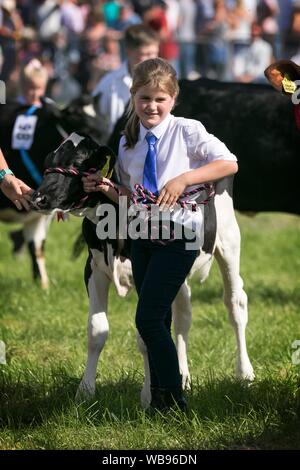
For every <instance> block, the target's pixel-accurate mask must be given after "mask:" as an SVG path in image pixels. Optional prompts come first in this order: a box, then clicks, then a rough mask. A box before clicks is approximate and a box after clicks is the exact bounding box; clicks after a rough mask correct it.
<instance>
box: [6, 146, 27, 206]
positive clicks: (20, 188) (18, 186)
mask: <svg viewBox="0 0 300 470" xmlns="http://www.w3.org/2000/svg"><path fill="white" fill-rule="evenodd" d="M2 170H4V171H2ZM1 171H2V172H1ZM7 171H8V173H6V172H7ZM9 173H11V172H10V170H9V168H8V165H7V163H6V160H5V158H4V155H3V153H2V151H1V150H0V175H1V176H0V189H1V190H2V192H3V194H5V196H6V197H7V198H8V199H10V200H11V201H12V202H13V203H14V204H15V206H16V207H17V208H18V209H22V208H24V209H26V210H29V208H30V207H29V204H28V201H29V200H30V196H31V193H32V192H33V190H32V189H31V188H30V187H29V186H27V184H25V183H24V182H23V181H21V180H19V179H18V178H16V177H15V176H14V175H13V174H9Z"/></svg>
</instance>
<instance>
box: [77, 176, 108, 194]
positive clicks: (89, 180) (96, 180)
mask: <svg viewBox="0 0 300 470" xmlns="http://www.w3.org/2000/svg"><path fill="white" fill-rule="evenodd" d="M82 183H83V190H84V192H86V193H92V192H94V191H101V192H102V193H107V192H108V191H109V190H110V189H111V188H110V186H108V185H105V184H103V183H110V180H109V179H108V178H103V177H102V176H101V175H100V174H99V173H94V174H93V175H88V176H83V177H82Z"/></svg>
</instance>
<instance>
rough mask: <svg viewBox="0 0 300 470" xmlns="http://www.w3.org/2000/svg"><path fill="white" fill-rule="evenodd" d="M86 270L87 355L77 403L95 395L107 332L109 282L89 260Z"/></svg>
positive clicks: (77, 394)
mask: <svg viewBox="0 0 300 470" xmlns="http://www.w3.org/2000/svg"><path fill="white" fill-rule="evenodd" d="M88 264H90V266H88ZM88 269H89V270H90V275H89V277H88V278H87V277H86V284H87V290H88V295H89V300H90V305H89V318H88V328H87V329H88V355H87V361H86V366H85V371H84V374H83V378H82V380H81V382H80V385H79V387H78V390H77V393H76V400H77V401H82V400H89V399H91V398H93V396H94V395H95V388H96V372H97V364H98V360H99V355H100V353H101V351H102V349H103V347H104V344H105V341H106V339H107V336H108V331H109V325H108V320H107V315H106V313H107V300H108V291H109V284H110V280H109V278H108V277H107V276H106V274H105V273H104V272H103V271H102V270H101V269H99V267H98V266H97V265H95V264H94V262H93V260H91V259H90V258H89V259H88V261H87V267H86V272H87V270H88Z"/></svg>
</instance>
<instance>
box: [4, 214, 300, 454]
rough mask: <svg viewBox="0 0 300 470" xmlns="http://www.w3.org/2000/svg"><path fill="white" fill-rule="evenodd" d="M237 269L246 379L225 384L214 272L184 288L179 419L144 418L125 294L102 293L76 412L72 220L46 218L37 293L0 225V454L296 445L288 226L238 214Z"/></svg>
mask: <svg viewBox="0 0 300 470" xmlns="http://www.w3.org/2000/svg"><path fill="white" fill-rule="evenodd" d="M238 218H239V222H240V227H241V231H242V260H241V273H242V276H243V278H244V281H245V290H246V292H247V294H248V297H249V325H248V329H247V340H248V351H249V356H250V358H251V361H252V364H253V366H254V369H255V373H256V380H255V382H254V383H253V385H252V386H250V387H245V386H244V385H243V384H242V383H240V382H238V381H236V380H235V378H234V375H233V373H234V365H235V348H236V346H235V339H234V335H233V330H232V328H231V326H230V325H229V322H228V318H227V312H226V311H225V308H224V305H223V303H222V283H221V279H220V275H219V272H218V269H217V266H215V265H214V266H213V270H212V273H211V275H210V277H209V279H208V281H206V283H205V284H204V285H200V284H199V280H198V279H197V278H196V277H195V278H194V279H193V280H192V293H193V325H192V330H191V334H190V348H189V363H190V370H191V373H192V380H193V386H192V389H191V391H190V392H189V393H188V401H189V404H190V412H189V414H188V415H187V416H182V415H181V414H179V413H176V412H174V414H172V415H171V416H168V418H165V417H163V416H159V415H158V416H155V417H152V418H151V417H148V416H147V415H146V414H145V413H144V412H143V411H142V410H141V408H140V406H139V391H140V388H141V384H142V374H143V369H142V359H141V356H140V354H139V353H138V351H137V348H136V342H135V328H134V310H135V303H136V295H135V293H134V292H131V293H130V294H129V295H128V297H127V298H126V299H120V298H118V297H117V295H116V294H115V292H114V290H113V289H111V292H110V301H109V305H110V311H109V318H110V337H109V340H108V342H107V345H106V347H105V350H104V352H103V354H102V357H101V361H100V364H99V367H98V379H97V395H96V400H95V401H94V402H93V403H90V404H80V405H76V404H75V402H74V396H75V392H76V388H77V386H78V384H79V381H80V378H81V375H82V372H83V368H84V363H85V358H86V341H87V340H86V322H87V310H88V300H87V296H86V292H85V287H84V284H83V266H84V263H85V255H86V254H85V253H84V254H82V256H81V257H80V258H79V259H77V260H76V261H72V260H71V247H72V243H73V241H74V239H75V238H76V236H77V234H78V230H79V226H80V220H77V219H71V221H70V222H68V223H65V224H62V223H60V224H57V223H56V222H54V223H53V224H52V226H51V228H50V234H49V237H48V240H47V265H48V272H49V276H50V279H51V288H50V291H49V292H48V293H46V292H43V291H42V290H41V289H40V288H39V287H38V286H37V285H35V284H33V283H32V281H31V275H30V265H29V258H28V256H27V254H25V255H24V257H22V258H21V259H13V258H12V255H11V247H10V242H9V240H8V236H7V233H8V232H9V230H11V229H12V227H11V226H10V227H9V226H6V225H3V224H1V225H0V260H1V261H0V340H2V341H4V342H5V344H6V348H7V354H6V359H7V364H2V365H0V426H1V431H0V449H289V448H292V449H300V426H299V424H300V392H299V387H300V365H293V364H292V359H291V356H292V353H293V352H294V350H293V349H292V347H291V345H292V342H293V341H294V340H296V339H299V340H300V277H299V273H300V218H297V217H293V216H288V215H282V214H260V215H258V216H256V217H254V218H247V217H245V216H242V215H239V216H238Z"/></svg>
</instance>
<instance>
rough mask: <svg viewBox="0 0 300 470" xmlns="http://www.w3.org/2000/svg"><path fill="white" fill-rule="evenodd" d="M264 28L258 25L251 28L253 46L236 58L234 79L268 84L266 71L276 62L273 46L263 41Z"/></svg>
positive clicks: (242, 51)
mask: <svg viewBox="0 0 300 470" xmlns="http://www.w3.org/2000/svg"><path fill="white" fill-rule="evenodd" d="M261 35H262V28H261V26H259V25H258V24H257V23H253V24H252V26H251V44H250V46H249V48H247V49H243V50H241V51H240V52H239V53H238V54H237V55H236V57H235V58H234V63H233V74H234V79H235V80H237V81H239V82H243V83H249V82H255V83H266V78H265V75H264V71H265V69H266V68H267V67H268V66H269V65H270V64H271V63H272V62H273V61H274V56H273V49H272V46H271V45H270V44H269V43H268V42H267V41H265V40H264V39H262V37H261Z"/></svg>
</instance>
